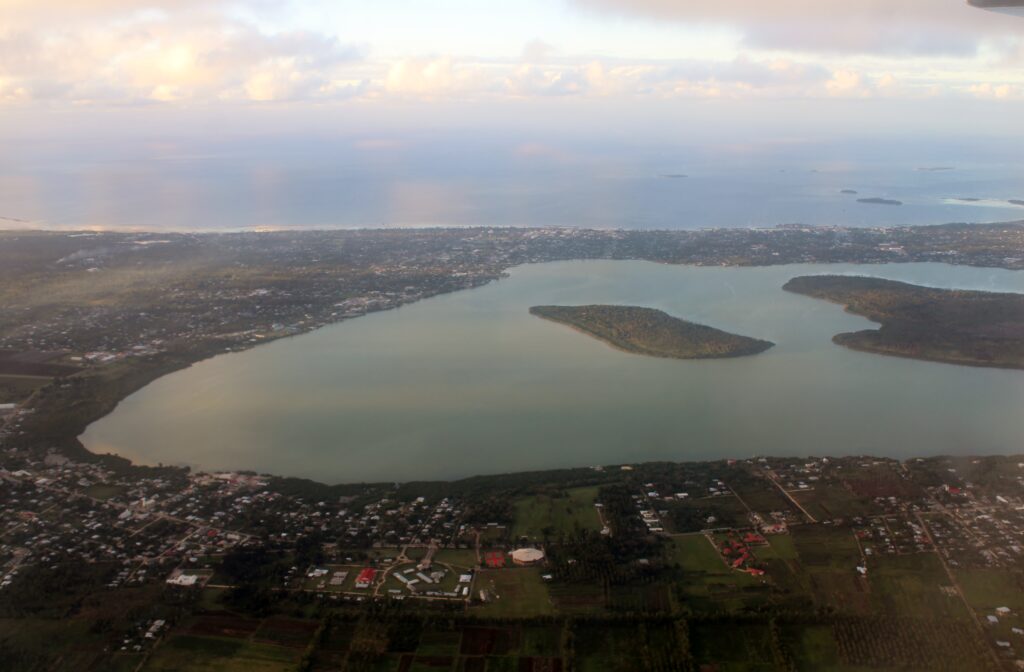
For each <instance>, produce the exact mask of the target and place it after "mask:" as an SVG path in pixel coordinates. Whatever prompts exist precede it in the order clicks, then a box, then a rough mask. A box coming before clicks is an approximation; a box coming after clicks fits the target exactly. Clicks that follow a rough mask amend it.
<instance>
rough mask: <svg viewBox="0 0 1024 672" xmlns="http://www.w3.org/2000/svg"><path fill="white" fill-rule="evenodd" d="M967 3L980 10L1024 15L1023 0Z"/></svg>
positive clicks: (989, 0)
mask: <svg viewBox="0 0 1024 672" xmlns="http://www.w3.org/2000/svg"><path fill="white" fill-rule="evenodd" d="M967 3H968V4H970V5H973V6H975V7H980V8H981V9H991V10H993V11H996V12H1007V13H1009V14H1021V15H1024V0H967Z"/></svg>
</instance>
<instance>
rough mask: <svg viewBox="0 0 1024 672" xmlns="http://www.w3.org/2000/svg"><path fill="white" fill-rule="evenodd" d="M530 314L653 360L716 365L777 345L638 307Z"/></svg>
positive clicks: (541, 308)
mask: <svg viewBox="0 0 1024 672" xmlns="http://www.w3.org/2000/svg"><path fill="white" fill-rule="evenodd" d="M530 314H531V315H536V316H537V317H542V318H544V319H546V320H551V321H552V322H558V323H560V324H565V325H568V326H570V327H573V328H574V329H576V330H578V331H582V332H583V333H585V334H587V335H589V336H593V337H594V338H596V339H598V340H601V341H604V342H605V343H607V344H609V345H611V346H612V347H615V348H618V349H619V350H624V351H626V352H631V353H634V354H638V355H647V356H649V357H667V358H671V359H714V358H723V357H743V356H746V355H756V354H758V353H760V352H764V351H765V350H767V349H769V348H771V347H772V346H773V345H775V344H774V343H771V342H769V341H762V340H758V339H756V338H748V337H746V336H739V335H737V334H730V333H728V332H726V331H721V330H719V329H715V328H714V327H708V326H705V325H703V324H695V323H693V322H687V321H686V320H680V319H679V318H677V317H672V316H671V315H669V314H668V313H665V312H662V311H660V310H655V309H653V308H641V307H637V306H603V305H591V306H534V307H532V308H530Z"/></svg>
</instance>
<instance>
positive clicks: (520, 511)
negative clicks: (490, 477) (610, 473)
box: [512, 487, 601, 540]
mask: <svg viewBox="0 0 1024 672" xmlns="http://www.w3.org/2000/svg"><path fill="white" fill-rule="evenodd" d="M596 498H597V488H596V487H593V488H574V489H571V490H566V491H565V496H564V497H550V496H548V495H534V496H530V497H524V498H522V499H519V500H516V502H515V504H514V509H515V511H514V515H515V523H514V524H513V526H512V538H513V539H519V538H521V537H526V538H528V539H531V540H540V539H543V538H544V531H545V530H548V532H549V535H550V536H551V537H552V538H557V537H558V536H559V535H561V534H569V533H571V532H572V531H573V530H576V529H585V530H586V529H589V530H600V529H601V519H600V517H599V516H598V515H597V510H596V509H595V508H594V501H595V499H596Z"/></svg>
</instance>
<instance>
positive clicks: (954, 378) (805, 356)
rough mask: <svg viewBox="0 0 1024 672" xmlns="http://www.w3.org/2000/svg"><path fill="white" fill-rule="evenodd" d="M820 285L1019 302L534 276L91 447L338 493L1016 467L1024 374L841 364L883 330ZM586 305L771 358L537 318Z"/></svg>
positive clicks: (199, 379) (200, 381)
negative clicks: (312, 483)
mask: <svg viewBox="0 0 1024 672" xmlns="http://www.w3.org/2000/svg"><path fill="white" fill-rule="evenodd" d="M815 273H847V274H857V275H872V276H877V277H883V278H888V279H892V280H901V281H904V282H911V283H915V284H922V285H930V286H936V287H946V288H962V289H977V290H992V291H1015V292H1024V273H1019V272H1017V273H1015V272H1013V271H1005V270H998V269H978V268H967V267H951V266H946V265H942V264H898V265H886V266H853V265H790V266H777V267H767V268H717V267H716V268H710V267H704V268H699V267H685V266H667V265H658V264H653V263H649V262H632V261H578V262H559V263H550V264H539V265H527V266H521V267H518V268H514V269H511V271H510V273H509V277H508V278H506V279H503V280H501V281H499V282H495V283H492V284H490V285H488V286H485V287H482V288H479V289H475V290H469V291H463V292H457V293H454V294H448V295H444V296H440V297H435V298H432V299H429V300H426V301H422V302H420V303H417V304H413V305H408V306H404V307H402V308H399V309H396V310H392V311H388V312H383V313H375V314H372V315H368V316H365V317H361V318H358V319H354V320H349V321H346V322H342V323H339V324H336V325H332V326H329V327H326V328H323V329H320V330H318V331H315V332H312V333H309V334H304V335H301V336H297V337H293V338H289V339H284V340H279V341H275V342H273V343H269V344H266V345H263V346H260V347H258V348H255V349H253V350H249V351H246V352H241V353H230V354H225V355H221V356H218V357H215V358H213V359H210V360H207V361H204V362H200V363H198V364H195V365H194V366H192V367H190V368H188V369H185V370H182V371H178V372H176V373H173V374H171V375H168V376H166V377H164V378H161V379H159V380H157V381H155V382H153V383H152V384H150V385H149V386H147V387H145V388H143V389H142V390H140V391H139V392H137V393H135V394H133V395H131V396H130V397H128V398H127V399H125V400H123V401H122V402H121V404H120V405H119V406H118V407H117V409H116V410H115V411H114V412H113V413H112V414H110V415H109V416H107V417H105V418H103V419H101V420H99V421H98V422H96V423H94V424H93V425H91V426H90V427H89V428H88V429H87V431H86V432H85V434H84V435H83V436H82V440H83V442H84V443H85V445H86V446H87V447H88V448H89V449H90V450H93V451H96V452H108V451H109V452H115V453H117V454H120V455H123V456H125V457H128V458H130V459H132V460H135V461H137V462H140V463H145V464H156V463H164V464H185V465H190V466H193V467H196V468H202V469H208V470H211V469H248V470H255V471H259V472H266V473H273V474H279V475H287V476H301V477H307V478H313V479H316V480H319V481H323V482H330V483H335V482H355V481H407V480H428V479H451V478H459V477H464V476H470V475H474V474H487V473H499V472H508V471H524V470H535V469H548V468H556V467H565V466H586V465H598V464H619V463H625V462H639V461H649V460H674V461H684V460H705V459H715V458H725V457H734V458H745V457H750V456H753V455H759V454H773V455H840V454H873V455H882V456H892V457H900V458H905V457H911V456H915V455H933V454H941V453H948V454H986V453H1014V452H1020V451H1021V450H1022V448H1024V413H1021V408H1024V372H1022V371H1005V370H993V369H977V368H968V367H960V366H952V365H947V364H938V363H930V362H921V361H914V360H906V359H897V358H891V357H883V356H879V355H873V354H870V353H861V352H855V351H851V350H847V349H844V348H842V347H839V346H836V345H834V344H833V343H832V342H831V338H832V336H833V335H834V334H836V333H839V332H845V331H853V330H857V329H865V328H870V326H871V323H870V322H868V321H867V320H866V319H864V318H861V317H858V316H855V315H850V314H847V313H845V312H844V311H843V309H842V307H840V306H837V305H833V304H829V303H826V302H822V301H817V300H815V299H811V298H808V297H805V296H799V295H794V294H790V293H787V292H784V291H782V289H781V288H782V286H783V285H784V284H785V283H786V282H787V281H788V280H789V279H791V278H793V277H795V276H798V275H808V274H815ZM589 303H605V304H621V305H634V306H646V307H650V308H656V309H659V310H663V311H665V312H667V313H669V314H671V315H673V316H676V317H679V318H682V319H684V320H689V321H692V322H698V323H701V324H707V325H710V326H713V327H716V328H718V329H722V330H725V331H729V332H732V333H739V334H744V335H747V336H750V337H753V338H760V339H765V340H769V341H772V342H774V343H776V347H774V348H772V349H771V350H769V351H767V352H765V353H762V354H759V355H755V356H751V357H744V358H739V359H729V360H699V361H684V360H665V359H655V358H648V357H644V356H642V355H635V354H629V353H625V352H621V351H617V350H615V349H612V348H611V347H609V346H607V345H605V344H603V343H600V342H598V341H595V340H593V339H590V338H587V337H586V336H583V335H581V334H579V333H576V332H574V331H572V330H569V329H565V328H564V327H562V326H560V325H557V324H554V323H551V322H548V321H545V320H541V319H538V318H536V317H534V316H532V315H530V314H529V307H530V306H534V305H541V304H557V305H579V304H589Z"/></svg>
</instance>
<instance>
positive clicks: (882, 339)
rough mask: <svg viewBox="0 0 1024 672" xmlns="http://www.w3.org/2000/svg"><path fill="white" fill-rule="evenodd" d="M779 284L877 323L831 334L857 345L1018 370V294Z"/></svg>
mask: <svg viewBox="0 0 1024 672" xmlns="http://www.w3.org/2000/svg"><path fill="white" fill-rule="evenodd" d="M784 289H786V290H787V291H790V292H796V293H797V294H805V295H807V296H812V297H814V298H818V299H825V300H827V301H833V302H835V303H840V304H843V305H844V306H846V309H847V310H848V311H849V312H851V313H856V314H857V315H863V316H865V317H867V318H868V319H869V320H872V321H873V322H879V323H881V325H882V326H881V328H879V329H877V330H874V329H869V330H865V331H857V332H852V333H844V334H838V335H836V336H835V337H834V338H833V340H834V341H835V342H836V343H837V344H839V345H843V346H846V347H848V348H852V349H855V350H864V351H867V352H875V353H878V354H883V355H895V356H898V357H911V358H914V359H926V360H930V361H936V362H947V363H949V364H966V365H970V366H990V367H1000V368H1014V369H1020V368H1024V296H1022V295H1020V294H997V293H993V292H975V291H964V290H949V289H935V288H931V287H919V286H917V285H910V284H906V283H902V282H894V281H892V280H881V279H878V278H865V277H848V276H836V275H822V276H804V277H799V278H794V279H792V280H790V281H789V282H788V283H786V285H785V287H784Z"/></svg>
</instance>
